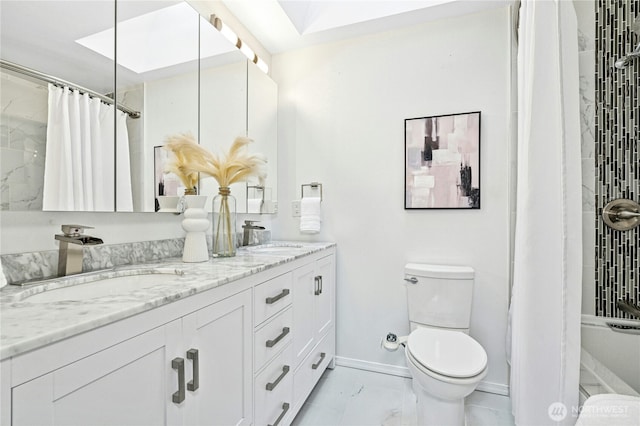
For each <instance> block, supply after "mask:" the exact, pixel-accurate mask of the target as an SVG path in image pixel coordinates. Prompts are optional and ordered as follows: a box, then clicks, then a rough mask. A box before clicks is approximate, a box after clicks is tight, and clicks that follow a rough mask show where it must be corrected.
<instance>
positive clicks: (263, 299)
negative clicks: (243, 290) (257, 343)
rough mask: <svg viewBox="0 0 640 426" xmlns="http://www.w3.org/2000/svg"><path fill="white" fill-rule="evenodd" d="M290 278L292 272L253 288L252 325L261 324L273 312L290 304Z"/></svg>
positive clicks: (291, 278)
mask: <svg viewBox="0 0 640 426" xmlns="http://www.w3.org/2000/svg"><path fill="white" fill-rule="evenodd" d="M292 280H293V277H292V274H291V273H290V272H289V273H288V274H284V275H280V276H279V277H275V278H274V279H272V280H269V281H267V282H264V283H262V284H260V285H259V286H257V287H256V288H255V290H254V295H255V299H254V302H253V320H254V325H256V326H257V325H259V324H262V323H263V322H264V321H265V320H266V319H268V318H269V317H271V316H272V315H273V314H275V313H277V312H278V311H281V310H282V309H284V308H286V307H287V306H289V305H290V304H291V283H292Z"/></svg>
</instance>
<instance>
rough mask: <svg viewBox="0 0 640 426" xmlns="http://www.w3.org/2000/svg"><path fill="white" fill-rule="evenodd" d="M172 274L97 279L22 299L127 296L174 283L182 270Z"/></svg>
mask: <svg viewBox="0 0 640 426" xmlns="http://www.w3.org/2000/svg"><path fill="white" fill-rule="evenodd" d="M171 271H172V272H157V271H156V272H146V273H144V272H143V273H142V274H138V275H126V276H116V277H110V278H102V279H96V280H94V281H90V282H83V283H81V284H75V285H68V286H65V287H60V288H53V289H46V290H44V291H42V292H38V293H36V294H33V295H29V296H25V297H24V298H21V300H24V301H25V302H32V303H49V302H62V301H82V300H89V299H96V298H100V297H108V296H120V295H125V294H128V293H130V292H133V291H137V290H145V289H149V288H152V287H155V286H157V285H161V284H164V283H167V282H171V281H174V280H175V279H176V276H177V275H182V274H183V272H182V271H180V270H171Z"/></svg>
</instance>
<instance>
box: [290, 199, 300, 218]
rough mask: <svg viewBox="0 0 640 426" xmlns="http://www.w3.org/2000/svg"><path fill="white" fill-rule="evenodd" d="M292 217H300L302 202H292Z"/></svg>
mask: <svg viewBox="0 0 640 426" xmlns="http://www.w3.org/2000/svg"><path fill="white" fill-rule="evenodd" d="M291 215H292V216H293V217H300V201H292V202H291Z"/></svg>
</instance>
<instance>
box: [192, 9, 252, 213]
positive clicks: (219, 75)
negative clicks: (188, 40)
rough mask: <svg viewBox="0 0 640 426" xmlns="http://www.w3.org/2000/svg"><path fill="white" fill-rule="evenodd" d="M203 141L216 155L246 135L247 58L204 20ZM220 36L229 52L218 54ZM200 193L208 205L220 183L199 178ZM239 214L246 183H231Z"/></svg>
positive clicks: (202, 32) (208, 205) (201, 142)
mask: <svg viewBox="0 0 640 426" xmlns="http://www.w3.org/2000/svg"><path fill="white" fill-rule="evenodd" d="M201 36H202V37H201V41H200V54H201V69H200V144H201V145H202V146H203V147H204V148H206V149H207V150H209V151H210V152H212V153H214V154H220V153H222V152H227V151H228V149H229V147H230V146H231V144H232V143H233V141H234V140H235V138H236V137H238V136H246V134H247V60H246V58H245V56H244V55H243V54H242V53H241V52H240V51H239V50H237V49H236V48H235V46H232V45H231V43H230V42H229V41H227V40H226V39H225V38H224V37H222V35H221V34H220V33H219V32H218V30H216V29H215V27H214V26H213V25H211V24H210V23H209V22H207V21H204V20H203V21H202V23H201ZM220 38H222V40H223V41H224V43H226V45H227V46H230V47H231V48H230V49H229V51H228V53H225V54H223V55H215V52H216V51H217V50H219V46H218V43H220V41H219V40H220ZM200 189H201V191H200V193H201V194H202V195H207V196H208V199H207V208H208V209H211V208H212V207H211V206H212V202H213V197H214V196H216V195H217V194H218V183H217V182H216V180H215V179H213V178H210V177H202V176H201V178H200ZM231 195H233V196H234V197H235V199H236V206H237V211H238V213H246V184H245V183H235V184H232V185H231Z"/></svg>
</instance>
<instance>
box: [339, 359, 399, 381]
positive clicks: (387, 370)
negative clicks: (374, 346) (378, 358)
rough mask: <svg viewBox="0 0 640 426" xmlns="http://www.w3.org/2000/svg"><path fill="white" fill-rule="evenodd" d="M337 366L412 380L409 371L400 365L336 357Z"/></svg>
mask: <svg viewBox="0 0 640 426" xmlns="http://www.w3.org/2000/svg"><path fill="white" fill-rule="evenodd" d="M336 365H340V366H342V367H350V368H357V369H359V370H366V371H373V372H376V373H383V374H391V375H392V376H400V377H409V378H411V373H409V369H408V368H407V367H401V366H399V365H391V364H381V363H379V362H371V361H363V360H361V359H354V358H345V357H343V356H336Z"/></svg>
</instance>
